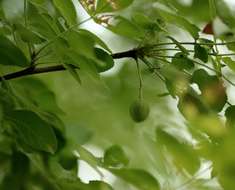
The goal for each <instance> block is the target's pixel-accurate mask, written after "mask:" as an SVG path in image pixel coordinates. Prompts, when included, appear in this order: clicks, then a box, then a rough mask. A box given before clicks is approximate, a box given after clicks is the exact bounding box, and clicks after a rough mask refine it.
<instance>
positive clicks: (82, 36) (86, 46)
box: [66, 31, 95, 58]
mask: <svg viewBox="0 0 235 190" xmlns="http://www.w3.org/2000/svg"><path fill="white" fill-rule="evenodd" d="M66 40H67V41H68V44H69V46H70V49H72V50H73V51H75V52H77V53H78V54H80V55H83V56H86V57H87V58H94V57H95V54H94V45H95V42H94V40H93V39H92V38H90V35H89V34H88V33H84V32H80V31H71V32H69V33H68V34H66Z"/></svg>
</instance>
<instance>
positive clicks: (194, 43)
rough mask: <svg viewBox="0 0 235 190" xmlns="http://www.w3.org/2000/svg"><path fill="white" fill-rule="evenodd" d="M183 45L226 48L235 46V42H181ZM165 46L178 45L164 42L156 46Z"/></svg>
mask: <svg viewBox="0 0 235 190" xmlns="http://www.w3.org/2000/svg"><path fill="white" fill-rule="evenodd" d="M179 43H180V44H181V45H196V44H198V45H218V46H224V45H228V44H235V41H231V42H220V43H214V42H213V43H203V42H179ZM165 45H176V44H175V43H173V42H162V43H157V44H155V45H154V46H156V47H157V46H165Z"/></svg>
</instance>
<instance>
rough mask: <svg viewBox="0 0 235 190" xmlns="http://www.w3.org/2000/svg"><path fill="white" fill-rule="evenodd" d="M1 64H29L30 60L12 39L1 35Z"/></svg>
mask: <svg viewBox="0 0 235 190" xmlns="http://www.w3.org/2000/svg"><path fill="white" fill-rule="evenodd" d="M0 64H2V65H10V66H15V65H16V66H20V67H26V66H29V61H28V60H27V58H26V57H25V55H24V54H23V52H22V51H21V50H20V49H18V48H17V47H16V46H15V45H14V44H13V43H12V42H11V41H10V40H8V39H7V38H6V37H4V36H0Z"/></svg>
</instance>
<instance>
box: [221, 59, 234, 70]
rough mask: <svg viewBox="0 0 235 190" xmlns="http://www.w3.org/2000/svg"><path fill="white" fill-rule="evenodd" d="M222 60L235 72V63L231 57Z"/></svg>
mask: <svg viewBox="0 0 235 190" xmlns="http://www.w3.org/2000/svg"><path fill="white" fill-rule="evenodd" d="M222 60H223V62H224V63H225V64H226V65H227V66H228V67H229V68H230V69H231V70H232V71H234V72H235V61H234V60H232V58H231V57H223V58H222Z"/></svg>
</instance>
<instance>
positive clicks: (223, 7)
mask: <svg viewBox="0 0 235 190" xmlns="http://www.w3.org/2000/svg"><path fill="white" fill-rule="evenodd" d="M215 4H216V10H217V15H218V16H219V18H220V19H221V20H222V21H223V22H224V23H225V24H227V25H228V26H229V27H230V28H235V22H234V21H235V15H234V13H233V11H232V10H231V9H230V8H229V5H228V4H227V3H226V2H225V1H224V0H216V1H215Z"/></svg>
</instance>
